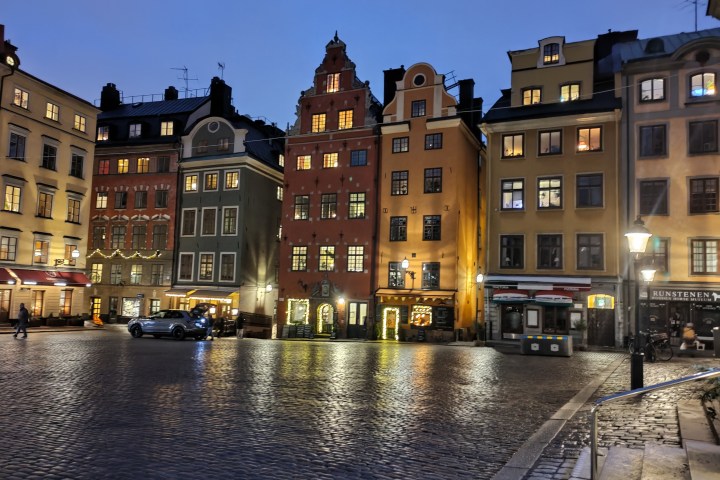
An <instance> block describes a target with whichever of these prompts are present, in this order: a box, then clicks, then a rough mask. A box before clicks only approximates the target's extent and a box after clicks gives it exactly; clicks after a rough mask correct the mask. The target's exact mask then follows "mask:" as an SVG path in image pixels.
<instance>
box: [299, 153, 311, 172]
mask: <svg viewBox="0 0 720 480" xmlns="http://www.w3.org/2000/svg"><path fill="white" fill-rule="evenodd" d="M311 165H312V161H311V157H310V155H298V156H297V169H298V170H310V166H311Z"/></svg>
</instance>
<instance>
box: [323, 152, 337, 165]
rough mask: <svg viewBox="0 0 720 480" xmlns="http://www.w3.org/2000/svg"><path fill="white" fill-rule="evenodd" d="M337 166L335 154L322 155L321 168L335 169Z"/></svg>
mask: <svg viewBox="0 0 720 480" xmlns="http://www.w3.org/2000/svg"><path fill="white" fill-rule="evenodd" d="M337 166H338V154H337V152H333V153H325V154H323V168H336V167H337Z"/></svg>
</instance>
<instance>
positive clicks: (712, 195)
mask: <svg viewBox="0 0 720 480" xmlns="http://www.w3.org/2000/svg"><path fill="white" fill-rule="evenodd" d="M715 212H718V178H717V177H713V178H693V179H691V180H690V213H715Z"/></svg>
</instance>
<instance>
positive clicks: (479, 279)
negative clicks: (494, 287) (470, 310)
mask: <svg viewBox="0 0 720 480" xmlns="http://www.w3.org/2000/svg"><path fill="white" fill-rule="evenodd" d="M484 281H485V275H483V274H482V272H478V274H477V276H476V277H475V283H477V286H478V295H477V296H476V297H475V341H476V342H480V340H481V339H480V289H481V288H482V284H483V282H484ZM477 345H479V343H477Z"/></svg>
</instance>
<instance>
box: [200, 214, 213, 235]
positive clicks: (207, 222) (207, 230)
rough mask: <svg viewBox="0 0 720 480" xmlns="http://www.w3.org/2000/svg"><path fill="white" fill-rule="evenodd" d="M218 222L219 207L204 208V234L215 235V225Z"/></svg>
mask: <svg viewBox="0 0 720 480" xmlns="http://www.w3.org/2000/svg"><path fill="white" fill-rule="evenodd" d="M216 224H217V209H215V208H203V209H202V228H201V231H202V235H204V236H213V235H215V225H216Z"/></svg>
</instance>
